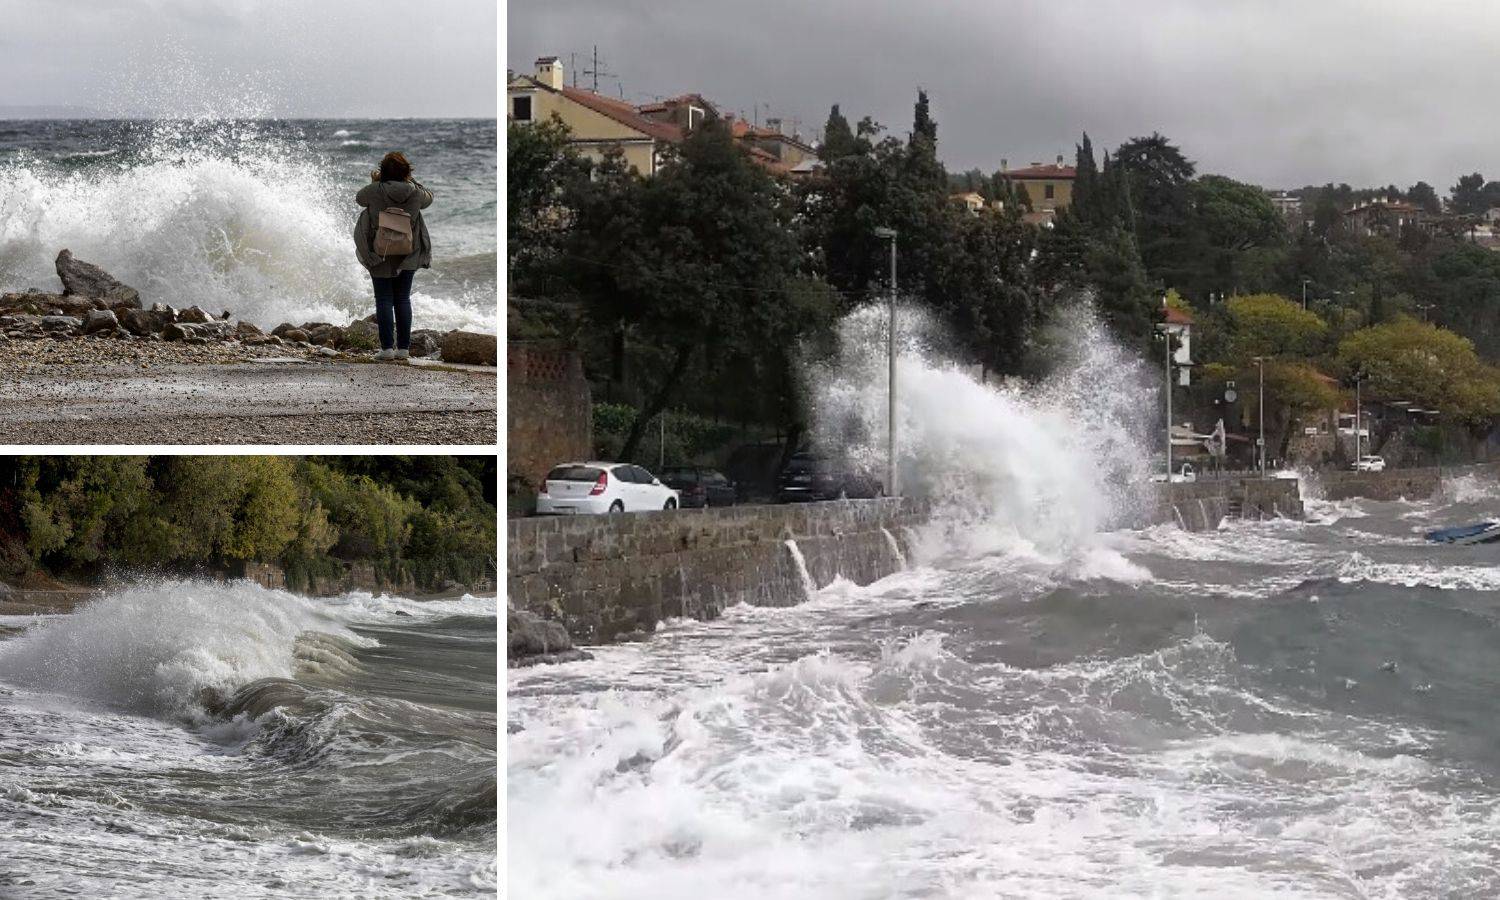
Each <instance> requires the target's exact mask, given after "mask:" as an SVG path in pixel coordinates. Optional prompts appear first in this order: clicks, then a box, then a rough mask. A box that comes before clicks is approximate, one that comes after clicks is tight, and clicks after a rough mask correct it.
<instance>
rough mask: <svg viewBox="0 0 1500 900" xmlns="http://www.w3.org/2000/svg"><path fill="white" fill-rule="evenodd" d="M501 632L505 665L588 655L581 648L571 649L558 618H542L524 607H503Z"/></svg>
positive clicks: (561, 660) (568, 659) (559, 660)
mask: <svg viewBox="0 0 1500 900" xmlns="http://www.w3.org/2000/svg"><path fill="white" fill-rule="evenodd" d="M505 634H506V645H505V659H506V663H507V665H511V666H527V665H534V664H536V663H550V662H567V661H570V660H576V659H591V658H592V657H591V656H590V655H589V654H587V653H585V652H583V651H582V650H577V649H574V647H573V639H572V638H570V637H568V630H567V629H566V628H564V627H563V626H562V623H561V622H553V621H551V620H548V619H543V618H542V617H541V616H538V615H535V614H533V613H529V612H526V611H524V610H519V609H508V610H506V613H505Z"/></svg>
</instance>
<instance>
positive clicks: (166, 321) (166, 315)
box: [115, 304, 173, 337]
mask: <svg viewBox="0 0 1500 900" xmlns="http://www.w3.org/2000/svg"><path fill="white" fill-rule="evenodd" d="M158 305H160V304H158ZM115 318H117V319H119V321H120V325H121V327H123V328H124V329H125V330H126V331H128V332H130V333H131V334H137V335H140V336H142V337H145V336H146V335H148V334H158V333H160V332H161V330H162V329H163V328H166V327H167V326H168V325H171V324H172V318H173V316H172V312H171V310H170V309H169V310H167V311H166V312H162V311H160V310H158V309H156V308H155V307H153V308H151V309H122V310H120V311H119V312H117V313H116V314H115Z"/></svg>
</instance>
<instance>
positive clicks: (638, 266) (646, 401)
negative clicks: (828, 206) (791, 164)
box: [569, 120, 800, 457]
mask: <svg viewBox="0 0 1500 900" xmlns="http://www.w3.org/2000/svg"><path fill="white" fill-rule="evenodd" d="M578 193H579V195H580V196H579V197H578V198H577V201H576V202H574V203H572V204H570V205H571V206H572V208H574V209H575V222H574V227H573V228H572V229H571V241H570V245H569V246H570V248H571V253H570V256H571V257H572V259H571V260H570V261H571V262H572V263H573V265H574V268H575V277H574V280H575V283H576V284H577V285H578V286H579V288H580V290H581V292H582V293H583V296H584V298H585V300H586V301H587V303H588V304H589V306H590V309H591V314H592V316H593V317H594V318H595V320H596V321H597V322H599V323H600V324H603V325H606V326H609V325H612V324H615V323H620V324H623V325H625V326H627V327H629V328H631V329H632V330H633V331H634V333H635V334H636V335H637V336H638V337H639V338H640V339H642V340H644V341H646V342H648V343H650V344H651V345H653V346H656V347H660V348H662V349H663V350H664V351H665V352H666V353H667V355H668V356H669V359H670V362H669V363H668V364H667V366H666V368H665V370H664V371H663V372H661V373H660V375H659V377H657V378H656V379H655V382H656V383H655V384H654V385H652V386H651V388H650V389H649V390H648V391H647V392H646V393H645V395H644V398H643V401H642V403H641V405H640V408H639V413H638V415H637V416H636V421H635V423H634V424H633V425H632V427H631V430H630V433H629V435H628V436H627V438H626V441H625V445H624V447H622V449H621V453H622V454H623V455H624V456H626V457H629V456H631V455H632V454H634V452H635V450H636V446H637V444H638V443H639V442H640V440H641V439H642V436H643V435H644V433H645V428H646V426H647V424H648V423H650V422H651V421H652V420H653V419H654V418H655V417H656V416H657V415H658V414H659V413H660V412H661V411H662V410H663V409H665V408H666V405H667V403H668V402H669V401H670V399H671V397H672V395H673V392H674V391H675V390H676V389H677V387H678V385H679V383H680V382H681V381H682V379H683V377H684V376H685V375H686V373H687V371H688V369H689V366H690V364H691V363H692V361H693V356H694V354H695V353H696V352H698V351H700V350H701V349H702V348H704V347H705V346H713V345H715V344H717V343H719V342H721V341H726V340H730V339H733V340H735V341H737V342H742V343H745V344H750V345H756V346H764V345H766V344H774V343H777V342H780V341H786V340H791V339H794V338H795V335H796V333H797V330H798V327H799V326H798V323H796V322H794V321H790V320H789V319H788V317H787V315H786V307H787V284H788V281H789V280H790V278H791V277H793V276H794V275H795V274H797V269H798V267H799V265H800V255H799V253H798V250H797V238H796V233H795V231H794V229H793V223H792V220H791V210H792V206H791V203H790V202H789V199H788V194H787V192H785V191H784V190H782V189H781V188H780V186H778V185H777V183H776V182H775V181H774V180H773V179H772V177H771V176H770V175H769V174H767V172H766V171H765V170H764V169H762V168H761V167H759V166H757V165H755V164H754V163H752V162H751V161H750V160H749V159H748V158H747V157H746V155H745V153H744V151H743V150H742V149H741V147H740V146H739V145H738V144H737V143H736V142H735V141H734V140H733V139H732V138H731V136H730V134H729V129H728V127H727V126H726V125H725V124H724V123H723V122H721V121H717V120H711V121H709V122H708V123H706V124H704V125H702V126H700V127H698V128H697V129H695V130H694V131H693V132H692V133H691V134H689V135H688V137H687V139H686V140H685V141H684V142H683V144H682V148H681V152H680V155H679V156H678V157H677V158H676V159H673V160H671V161H669V162H668V163H667V164H666V165H665V166H664V167H663V168H662V169H661V170H660V171H658V172H657V174H656V175H654V176H652V177H651V178H649V179H647V178H641V177H639V176H637V175H634V174H632V173H629V172H625V171H622V170H621V167H619V166H614V167H609V168H606V169H605V170H604V171H603V172H602V173H601V177H599V178H597V179H595V180H594V181H592V182H590V183H588V184H587V185H580V186H579V190H578Z"/></svg>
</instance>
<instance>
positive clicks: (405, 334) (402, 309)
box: [370, 269, 417, 350]
mask: <svg viewBox="0 0 1500 900" xmlns="http://www.w3.org/2000/svg"><path fill="white" fill-rule="evenodd" d="M415 274H417V273H416V272H415V271H414V270H411V269H407V270H406V271H404V272H399V273H397V275H396V277H395V278H376V277H375V276H373V275H372V276H370V280H371V281H373V282H374V283H375V324H376V325H378V326H380V349H382V350H409V349H411V279H412V276H413V275H415Z"/></svg>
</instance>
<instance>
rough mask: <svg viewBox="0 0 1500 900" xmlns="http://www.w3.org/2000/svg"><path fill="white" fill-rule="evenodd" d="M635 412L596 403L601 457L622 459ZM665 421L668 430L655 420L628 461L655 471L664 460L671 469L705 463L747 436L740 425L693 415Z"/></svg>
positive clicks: (668, 417)
mask: <svg viewBox="0 0 1500 900" xmlns="http://www.w3.org/2000/svg"><path fill="white" fill-rule="evenodd" d="M635 413H636V411H635V407H633V406H627V405H625V404H623V403H595V404H594V447H595V451H596V453H597V454H598V455H599V456H600V458H603V459H619V458H621V457H620V456H619V454H620V450H621V448H622V447H623V446H624V444H625V439H626V436H627V435H628V434H629V432H630V426H631V423H632V422H633V421H634V420H635ZM661 418H664V419H665V428H664V429H662V428H660V425H661V424H662V423H660V422H657V421H653V422H652V423H651V426H650V427H649V428H647V429H646V437H645V439H644V440H643V441H641V442H640V443H639V444H638V445H637V448H636V452H635V455H634V456H633V457H632V458H631V459H629V460H627V461H628V462H633V463H636V464H638V465H643V466H646V467H647V468H650V469H652V470H655V469H656V468H657V463H658V462H659V461H661V460H663V459H664V460H665V463H666V465H669V466H673V465H684V464H688V463H695V462H702V461H704V460H705V459H706V458H707V457H708V456H710V455H711V454H713V453H714V452H715V451H719V450H723V449H724V448H725V447H727V446H728V445H730V444H731V443H733V442H735V441H736V440H743V439H744V437H745V432H744V431H743V429H741V428H739V427H738V426H735V425H731V424H727V423H724V422H715V421H714V420H713V419H709V418H706V417H704V416H695V415H693V414H692V413H683V412H665V413H662V416H661ZM663 435H664V436H665V441H663V440H662V437H663ZM663 444H665V447H664V451H665V452H663V447H662V445H663Z"/></svg>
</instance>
